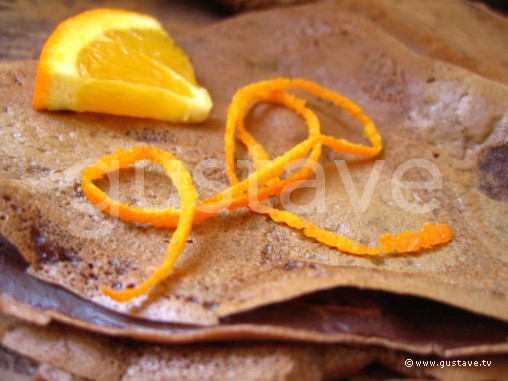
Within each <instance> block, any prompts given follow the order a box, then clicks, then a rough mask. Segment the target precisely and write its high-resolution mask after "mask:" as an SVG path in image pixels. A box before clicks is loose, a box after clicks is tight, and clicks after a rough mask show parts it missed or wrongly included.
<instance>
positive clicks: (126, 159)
mask: <svg viewBox="0 0 508 381" xmlns="http://www.w3.org/2000/svg"><path fill="white" fill-rule="evenodd" d="M139 160H152V161H154V162H156V163H159V164H160V165H162V167H163V168H164V170H165V172H166V174H167V175H168V176H169V177H170V178H171V180H172V181H173V184H174V185H175V187H176V189H177V190H178V193H179V194H180V198H181V209H180V213H179V219H178V223H177V226H176V230H175V231H174V233H173V237H172V238H171V242H170V243H169V245H168V249H167V254H166V258H165V259H164V261H163V263H162V264H161V265H160V266H159V267H158V268H157V270H155V272H154V273H153V274H152V275H151V276H150V277H149V278H148V279H147V280H145V281H144V282H143V283H141V284H140V285H138V286H137V287H135V288H128V289H125V290H121V291H115V290H113V289H111V288H109V287H105V286H103V287H102V292H103V293H104V294H105V295H107V296H109V297H111V298H112V299H114V300H116V301H119V302H125V301H128V300H131V299H132V298H135V297H137V296H140V295H143V294H145V293H147V292H149V291H150V289H151V288H152V287H153V286H155V285H156V284H158V283H159V282H160V281H162V280H163V279H164V278H166V277H167V276H168V275H169V273H170V272H171V270H172V269H173V266H174V264H175V262H176V260H177V259H178V256H179V255H180V253H181V251H182V250H183V248H184V246H185V243H186V242H187V237H188V236H189V234H190V231H191V229H192V222H193V219H194V213H195V205H196V201H197V199H198V193H197V192H196V189H195V188H194V185H193V184H192V179H191V176H190V174H189V172H187V170H186V169H185V167H184V166H183V164H182V163H181V162H180V161H179V160H176V159H175V158H174V157H173V155H171V154H170V153H169V152H165V151H162V150H160V149H159V148H154V147H135V148H131V149H129V150H126V151H123V150H118V151H116V153H114V154H112V155H109V156H105V157H103V158H102V159H101V160H99V161H98V162H97V163H95V164H94V165H92V166H91V167H88V168H87V169H85V170H84V171H83V175H82V187H83V192H84V193H85V195H86V196H87V197H88V198H89V199H90V200H91V201H92V202H93V203H94V204H96V205H97V206H99V207H100V206H101V203H103V204H104V206H105V209H104V210H105V211H106V212H107V213H109V214H111V215H113V216H116V217H118V218H120V219H122V220H125V221H137V222H140V221H142V218H141V219H138V218H137V217H136V216H138V215H139V214H137V212H138V211H140V210H141V209H138V208H133V207H129V206H127V205H124V204H122V203H119V202H116V201H112V200H110V199H109V197H108V196H107V195H106V194H104V193H103V192H102V191H101V190H100V189H99V188H97V187H96V186H95V185H94V184H93V181H94V180H98V179H100V178H101V177H103V176H104V175H105V174H107V173H109V172H112V171H115V170H118V169H121V168H126V167H128V166H129V165H131V164H134V163H135V162H136V161H139ZM145 211H146V210H145ZM153 212H155V213H156V214H157V215H158V218H160V219H161V220H163V219H164V218H165V215H164V210H162V211H158V210H156V209H154V210H153ZM154 225H155V223H154ZM158 225H159V226H160V225H161V224H158Z"/></svg>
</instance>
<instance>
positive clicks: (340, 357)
mask: <svg viewBox="0 0 508 381" xmlns="http://www.w3.org/2000/svg"><path fill="white" fill-rule="evenodd" d="M0 322H2V324H0V337H1V340H0V343H1V345H2V346H3V347H2V346H0V376H1V375H2V374H9V375H12V374H22V375H34V374H35V375H36V376H39V377H40V376H42V377H41V378H36V379H37V380H39V379H42V380H50V381H57V380H69V379H70V380H80V379H82V378H83V379H92V380H99V381H109V380H123V381H127V380H129V381H130V380H133V381H134V380H167V381H170V380H178V381H180V380H189V381H194V380H196V381H197V380H202V379H207V380H232V381H233V380H240V379H241V380H245V381H251V380H252V381H254V380H263V381H275V380H299V381H321V380H323V381H331V380H340V379H345V378H346V377H347V378H348V379H356V378H353V377H352V376H353V375H356V377H358V379H362V378H361V377H362V374H363V376H367V375H369V374H370V376H372V375H373V374H372V371H373V369H370V370H369V368H367V369H366V370H364V371H362V372H361V373H360V374H358V372H359V371H360V370H361V369H362V368H365V367H366V366H368V365H369V364H374V363H377V364H381V365H382V366H383V367H384V368H385V369H390V370H392V371H394V372H395V373H393V372H389V373H387V372H386V371H384V372H382V373H381V374H380V373H379V369H378V372H376V373H374V375H376V378H374V379H387V378H402V377H403V376H408V377H410V378H412V379H414V378H416V377H419V378H422V379H426V378H437V379H446V380H462V381H466V380H478V379H501V378H502V377H503V376H504V375H505V374H506V373H507V372H508V368H507V364H508V361H507V358H506V356H485V355H484V356H482V357H467V358H463V359H462V361H473V362H474V361H478V362H479V363H481V361H489V362H490V366H483V367H467V366H462V367H449V368H446V367H444V366H443V367H441V366H439V365H436V366H413V367H406V366H404V361H405V360H407V359H408V358H409V359H412V360H413V361H436V362H437V364H439V361H442V360H440V359H438V358H435V357H422V356H416V355H414V354H408V353H404V352H391V351H385V350H381V349H378V348H361V347H348V346H339V345H327V346H318V345H309V344H307V345H295V344H282V343H279V344H277V343H234V344H228V345H224V344H222V343H219V344H193V345H187V346H174V345H173V346H167V345H150V344H146V343H139V342H133V341H128V340H117V339H112V338H110V337H105V336H99V335H85V334H84V333H83V332H82V331H79V330H76V329H69V327H65V326H61V325H57V324H53V325H51V326H48V327H40V326H36V325H31V324H27V323H24V322H21V321H18V320H15V319H12V318H8V317H6V316H3V315H0ZM450 369H451V370H450ZM2 371H3V372H5V373H2ZM7 372H9V373H7ZM37 373H38V375H37ZM48 373H50V374H51V375H52V376H53V377H52V378H49V377H48V376H47V374H48ZM377 376H379V377H377ZM44 377H46V378H44ZM64 377H66V378H64ZM71 377H72V378H71ZM34 378H35V377H34Z"/></svg>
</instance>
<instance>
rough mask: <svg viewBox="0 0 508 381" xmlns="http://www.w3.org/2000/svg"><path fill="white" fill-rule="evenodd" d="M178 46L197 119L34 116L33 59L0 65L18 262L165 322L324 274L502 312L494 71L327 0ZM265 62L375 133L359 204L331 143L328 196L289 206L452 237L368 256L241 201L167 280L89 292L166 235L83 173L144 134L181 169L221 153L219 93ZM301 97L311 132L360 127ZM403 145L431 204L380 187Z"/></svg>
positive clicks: (126, 190)
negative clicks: (425, 166)
mask: <svg viewBox="0 0 508 381" xmlns="http://www.w3.org/2000/svg"><path fill="white" fill-rule="evenodd" d="M281 19H283V20H285V21H284V22H280V20H281ZM252 36H255V38H253V37H252ZM265 40H266V41H268V40H269V41H270V43H266V42H265ZM179 42H180V44H181V45H183V47H184V48H185V50H186V51H187V52H188V54H189V55H190V57H191V59H192V60H193V62H194V65H195V68H196V73H197V76H198V80H199V81H200V83H202V84H203V86H205V87H207V88H208V89H209V91H210V93H211V94H212V97H213V99H214V104H215V107H214V110H213V112H212V114H211V116H210V119H209V120H208V121H207V122H206V123H204V124H203V125H201V126H175V125H169V124H165V123H160V122H154V121H148V120H138V119H134V118H130V119H129V118H118V117H112V116H108V115H96V114H75V113H58V114H57V113H44V112H35V111H33V110H32V108H31V105H30V98H31V90H32V84H33V79H34V72H35V63H30V62H22V63H9V64H2V68H1V83H2V86H3V87H4V88H5V89H6V91H4V92H3V93H2V95H1V98H0V103H1V109H2V110H3V113H2V114H1V116H0V117H1V123H2V126H3V129H2V132H3V133H2V135H0V141H1V146H2V149H1V155H2V167H1V168H0V170H1V173H2V177H1V178H0V182H1V192H2V196H1V197H0V200H1V203H2V224H1V225H0V232H1V234H2V235H3V236H5V237H6V238H7V240H9V241H10V242H11V243H13V244H14V245H15V246H16V247H17V248H18V249H19V251H20V253H21V254H22V255H23V256H24V257H25V258H26V259H27V260H28V261H29V262H30V263H31V264H32V267H31V268H30V273H31V274H32V275H33V276H36V277H38V278H40V279H43V280H45V281H48V282H53V283H58V284H60V285H62V286H64V287H66V288H68V289H70V290H72V291H73V292H75V293H76V294H78V295H81V296H83V297H85V298H87V299H89V300H93V301H94V302H96V303H99V304H102V305H104V306H108V307H109V308H113V309H115V310H117V311H123V312H125V313H129V314H132V315H136V316H139V317H145V318H148V319H153V320H161V321H168V322H182V323H195V324H214V323H216V322H217V321H218V318H219V317H223V316H226V315H229V314H232V313H237V312H240V311H243V310H246V309H249V308H253V307H256V306H260V305H264V304H267V303H273V302H277V301H282V300H285V299H288V298H293V297H296V296H298V295H301V294H304V293H308V292H312V291H315V290H319V289H325V288H330V287H336V286H356V287H363V288H369V289H378V290H384V291H390V292H395V293H404V294H409V295H417V296H423V297H427V298H431V299H433V300H437V301H441V302H445V303H448V304H452V305H455V306H460V307H462V308H466V309H469V310H471V311H475V312H478V313H481V314H484V315H489V316H492V317H496V318H499V319H507V317H508V303H506V293H505V291H506V287H507V283H508V276H507V272H508V265H507V263H506V253H505V248H506V238H505V235H504V234H503V232H504V231H505V228H506V226H505V220H504V219H503V218H501V216H503V215H506V209H507V204H506V202H505V201H504V193H503V189H505V188H504V187H505V183H504V182H503V181H504V180H503V179H504V177H503V176H497V175H496V174H497V173H498V172H499V171H501V172H502V171H503V167H501V169H499V168H498V167H497V166H498V164H497V163H498V162H499V160H492V159H491V157H492V155H494V157H498V156H499V157H500V158H501V159H502V160H501V165H502V163H503V160H506V157H505V156H503V155H504V154H503V152H506V149H505V148H503V147H505V145H506V118H507V116H506V115H507V114H506V110H507V104H508V94H507V92H506V87H505V86H504V85H501V84H499V83H495V82H493V81H490V80H487V79H484V78H481V77H479V76H477V75H474V74H472V73H471V72H468V71H465V70H463V69H461V68H458V67H456V66H451V65H448V64H445V63H442V62H439V61H435V60H430V59H428V58H425V57H422V56H419V55H416V54H415V53H414V52H412V51H410V50H408V49H407V48H405V47H404V46H403V45H401V44H400V43H399V42H398V41H396V40H395V39H393V38H392V37H390V36H389V35H387V34H385V33H383V32H382V31H381V30H380V29H379V28H376V27H375V26H374V25H373V24H371V23H370V22H368V21H366V20H364V19H363V18H361V17H358V16H356V15H355V14H352V13H350V12H347V11H343V10H342V9H340V7H338V6H336V5H335V4H334V3H328V2H324V3H319V4H315V5H309V6H304V7H301V8H292V9H285V10H276V11H269V12H261V13H256V14H247V15H244V16H240V17H236V18H232V19H230V20H229V21H226V22H223V23H219V24H215V25H213V26H212V27H210V28H207V29H206V30H205V31H203V32H197V33H195V34H193V35H191V36H189V37H187V38H182V39H181V40H180V41H179ZM221 72H227V80H226V78H225V75H224V76H222V75H217V73H221ZM279 76H285V77H305V78H308V79H311V80H313V81H316V82H318V83H320V84H322V85H324V86H327V87H329V88H332V89H334V90H337V91H340V92H342V93H344V94H346V95H348V96H349V97H351V98H352V99H354V100H355V101H357V102H358V103H360V104H362V105H363V107H364V109H365V111H366V112H367V114H368V115H370V116H372V118H373V120H374V121H375V122H376V124H377V126H378V128H379V130H380V131H381V134H382V136H383V138H384V141H385V149H384V151H383V156H382V157H381V159H383V160H385V164H384V167H383V171H382V172H381V174H380V177H379V181H378V183H377V186H376V191H375V192H374V194H373V196H372V199H371V201H370V203H369V206H368V208H367V210H365V211H364V212H363V213H358V212H357V210H355V205H354V203H352V202H351V201H350V199H349V198H348V193H347V192H346V191H345V189H344V185H343V182H342V181H341V178H340V175H339V173H338V170H337V168H336V167H335V164H334V162H333V159H340V157H336V156H335V155H334V154H332V153H330V152H328V153H327V154H326V155H324V157H323V160H322V166H323V168H324V171H325V174H326V208H321V209H322V210H318V211H317V212H316V211H312V210H311V211H309V212H308V213H304V214H306V217H307V218H308V219H310V220H311V221H313V222H315V223H317V224H318V225H320V226H323V227H325V228H327V229H329V230H332V231H338V232H342V233H345V234H347V235H348V236H350V237H352V238H353V239H356V240H360V241H362V242H364V243H367V244H375V241H376V239H377V237H378V236H379V235H380V234H381V233H383V232H385V231H388V232H392V233H395V232H399V231H402V230H405V229H413V230H415V229H419V228H420V227H421V226H422V225H423V223H424V222H425V221H433V222H446V223H448V224H450V226H452V229H453V230H454V233H455V239H454V242H453V243H452V244H450V245H448V246H445V247H442V248H439V249H436V250H432V251H429V252H425V253H421V254H417V255H413V256H406V257H401V256H385V257H379V258H375V259H369V258H362V257H358V256H351V255H347V254H344V253H341V252H338V251H337V250H334V249H331V248H328V247H326V246H323V245H321V244H318V243H316V242H314V241H313V240H311V239H308V238H305V237H303V236H302V235H301V234H300V233H299V232H295V231H293V230H291V229H289V228H288V227H286V226H281V225H277V224H274V223H273V222H271V221H270V220H268V219H267V218H266V217H265V216H259V215H255V214H254V213H252V212H250V211H248V210H244V211H237V212H231V213H223V214H221V215H220V216H218V217H217V218H214V219H211V220H208V221H205V222H203V223H199V224H196V225H195V226H194V228H193V232H192V240H191V242H189V243H188V245H187V246H186V248H185V250H184V252H183V254H182V256H181V258H180V259H179V261H178V263H177V265H176V268H175V270H174V272H173V274H172V276H171V277H169V278H168V279H167V280H166V281H165V282H164V283H162V284H161V285H160V286H159V287H157V288H156V289H155V290H154V292H152V293H151V294H150V295H149V296H148V298H147V299H146V300H145V301H143V302H141V303H138V304H135V303H130V304H117V303H114V302H112V301H111V300H109V299H108V298H106V297H104V296H103V295H102V294H101V292H100V290H99V286H100V285H102V284H106V285H109V286H114V287H125V286H128V285H129V284H132V283H134V284H135V283H137V282H139V281H140V280H141V279H144V278H145V277H146V276H147V275H148V274H149V273H150V272H151V271H152V270H153V269H154V268H155V266H156V265H157V264H158V263H159V262H160V261H161V258H162V256H163V255H164V247H165V246H166V242H167V241H168V239H169V238H170V237H171V232H170V231H167V230H161V229H153V228H149V227H145V226H136V225H132V224H124V223H121V222H119V221H117V220H115V219H112V218H110V217H108V216H106V215H104V214H103V213H101V212H100V211H98V210H97V209H96V208H95V207H94V206H93V205H91V204H90V203H89V202H88V200H86V198H84V197H83V194H82V193H81V191H80V189H79V174H80V171H81V170H82V169H83V168H85V167H86V166H87V165H88V164H90V163H91V162H93V161H95V160H96V159H97V158H99V157H100V156H102V155H104V154H106V153H109V152H111V151H113V150H115V149H116V148H120V147H122V148H127V147H129V146H133V145H139V144H147V143H149V144H153V145H157V146H159V147H161V148H163V149H166V150H169V151H170V152H173V153H174V154H175V155H177V156H178V158H179V159H181V160H182V161H183V162H184V163H185V165H187V167H188V168H189V170H190V171H191V172H196V171H197V168H198V166H199V165H200V163H202V162H203V160H207V159H213V160H216V161H217V160H218V161H220V160H221V159H222V158H223V152H222V138H223V131H224V121H225V116H226V107H227V104H228V102H229V100H230V98H231V96H232V94H233V93H234V92H235V91H236V89H238V88H239V87H240V86H243V85H245V84H247V83H251V82H254V81H257V80H261V79H267V78H274V77H279ZM314 108H315V109H316V111H317V112H318V113H319V114H320V116H321V119H322V124H323V130H324V132H325V133H329V134H333V135H336V136H343V137H346V138H348V139H350V140H356V141H359V140H361V137H360V134H359V132H358V130H359V129H358V128H357V126H355V125H353V124H352V122H351V121H349V120H348V119H347V118H345V117H344V116H343V115H342V114H341V113H340V112H338V111H337V112H336V110H334V109H332V108H330V107H328V106H327V105H326V104H322V103H316V102H314ZM248 125H249V127H250V129H251V130H252V131H254V133H255V134H256V135H257V136H258V137H259V139H260V140H261V141H262V142H263V143H264V144H265V145H266V147H267V148H268V150H269V151H270V152H271V153H272V154H274V155H276V154H280V153H281V152H283V150H285V149H287V148H289V147H291V146H293V145H294V144H296V143H297V142H298V141H300V140H302V139H303V138H304V136H305V131H304V128H303V126H302V124H301V121H299V120H298V119H297V118H296V117H295V116H293V115H291V114H289V113H288V112H286V111H285V110H280V109H278V108H275V107H258V108H256V110H254V112H253V113H252V115H251V118H250V119H249V120H248ZM274 131H276V133H274ZM413 158H418V159H425V160H427V161H429V162H431V163H433V165H435V166H436V167H437V169H438V170H439V172H440V173H441V174H442V176H443V187H442V189H436V190H435V191H432V192H429V191H427V190H417V191H410V192H407V194H406V195H405V197H406V198H409V199H410V200H412V201H413V202H416V203H425V202H428V201H429V200H431V199H435V200H437V201H438V203H439V205H440V206H439V207H438V208H436V209H434V210H433V211H432V212H430V213H420V214H414V213H408V212H407V211H404V210H401V209H400V208H398V207H397V205H396V204H395V203H394V202H393V199H392V197H391V195H390V181H391V179H392V176H393V173H394V171H395V169H396V168H397V167H398V166H399V165H401V164H402V163H404V162H405V161H407V160H408V159H413ZM218 165H219V164H218ZM372 168H373V162H372V161H365V162H357V163H354V165H350V168H349V171H350V172H351V176H352V178H353V179H358V180H357V184H362V183H363V184H365V181H366V180H365V179H368V176H369V174H370V173H371V171H372ZM209 172H211V173H208V174H207V176H208V177H207V178H208V180H210V181H209V182H208V183H205V182H203V181H202V182H201V184H196V185H197V186H198V190H199V192H200V194H201V195H202V197H206V196H208V195H211V194H214V193H215V192H217V190H219V189H221V188H222V189H223V188H224V187H226V186H227V180H226V177H225V175H224V172H223V171H222V170H221V169H220V168H217V169H216V170H215V171H209ZM144 173H145V175H144V180H145V193H144V199H143V200H141V201H139V200H138V201H139V202H144V203H145V205H146V204H150V205H159V206H160V205H164V204H166V205H167V204H171V203H173V205H175V204H177V197H176V196H177V195H176V192H175V191H171V189H172V188H171V184H170V181H169V180H167V181H166V179H165V178H164V177H163V176H162V175H161V174H160V171H159V172H157V170H156V169H153V170H151V171H150V170H147V171H145V172H144ZM493 174H494V175H493ZM426 175H427V176H428V173H425V171H416V172H413V173H412V175H411V176H412V180H423V179H425V176H426ZM120 182H121V184H122V185H121V187H120V191H119V195H120V199H122V200H129V201H131V202H135V200H136V195H135V189H134V188H135V187H134V186H132V185H133V174H132V173H125V174H123V175H122V176H120ZM210 184H212V185H210ZM363 184H362V185H363ZM362 185H359V186H358V187H359V188H360V187H362ZM104 186H105V187H106V186H107V184H104ZM363 186H364V185H363ZM210 188H212V189H210ZM360 189H361V188H360ZM312 191H313V190H312V189H311V190H310V191H309V192H312ZM309 192H305V191H302V192H298V193H297V194H295V196H296V201H295V202H296V203H298V202H300V203H301V202H303V201H305V200H306V198H307V199H308V197H309V194H308V193H309ZM295 193H296V192H295ZM168 195H169V200H168ZM299 200H301V201H299ZM479 274H488V276H481V277H480V276H479Z"/></svg>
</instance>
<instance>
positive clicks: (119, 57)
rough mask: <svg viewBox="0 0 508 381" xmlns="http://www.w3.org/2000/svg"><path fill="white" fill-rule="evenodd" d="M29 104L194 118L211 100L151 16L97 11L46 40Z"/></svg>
mask: <svg viewBox="0 0 508 381" xmlns="http://www.w3.org/2000/svg"><path fill="white" fill-rule="evenodd" d="M33 106H34V108H35V109H37V110H41V109H47V110H74V111H92V112H103V113H109V114H116V115H127V116H135V117H147V118H153V119H160V120H166V121H170V122H173V123H181V122H189V123H199V122H202V121H204V120H205V119H206V118H207V117H208V114H209V112H210V109H211V107H212V101H211V99H210V96H209V94H208V92H207V91H206V90H205V89H204V88H202V87H200V86H199V85H198V84H197V82H196V79H195V76H194V69H193V67H192V65H191V63H190V60H189V58H188V57H187V55H186V54H185V52H184V51H183V50H182V49H181V48H180V47H178V46H177V45H175V43H174V42H173V40H172V39H171V37H170V36H169V35H168V34H167V33H166V32H165V31H164V29H163V28H162V26H161V24H160V23H159V22H158V21H157V20H155V19H154V18H152V17H149V16H146V15H142V14H139V13H134V12H129V11H124V10H113V9H97V10H92V11H88V12H84V13H81V14H79V15H77V16H75V17H72V18H70V19H68V20H66V21H64V22H62V23H61V24H60V25H59V26H58V27H57V29H56V30H55V31H54V32H53V34H52V35H51V36H50V37H49V38H48V40H47V41H46V43H45V45H44V48H43V50H42V53H41V57H40V60H39V66H38V68H37V77H36V81H35V90H34V97H33Z"/></svg>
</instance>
